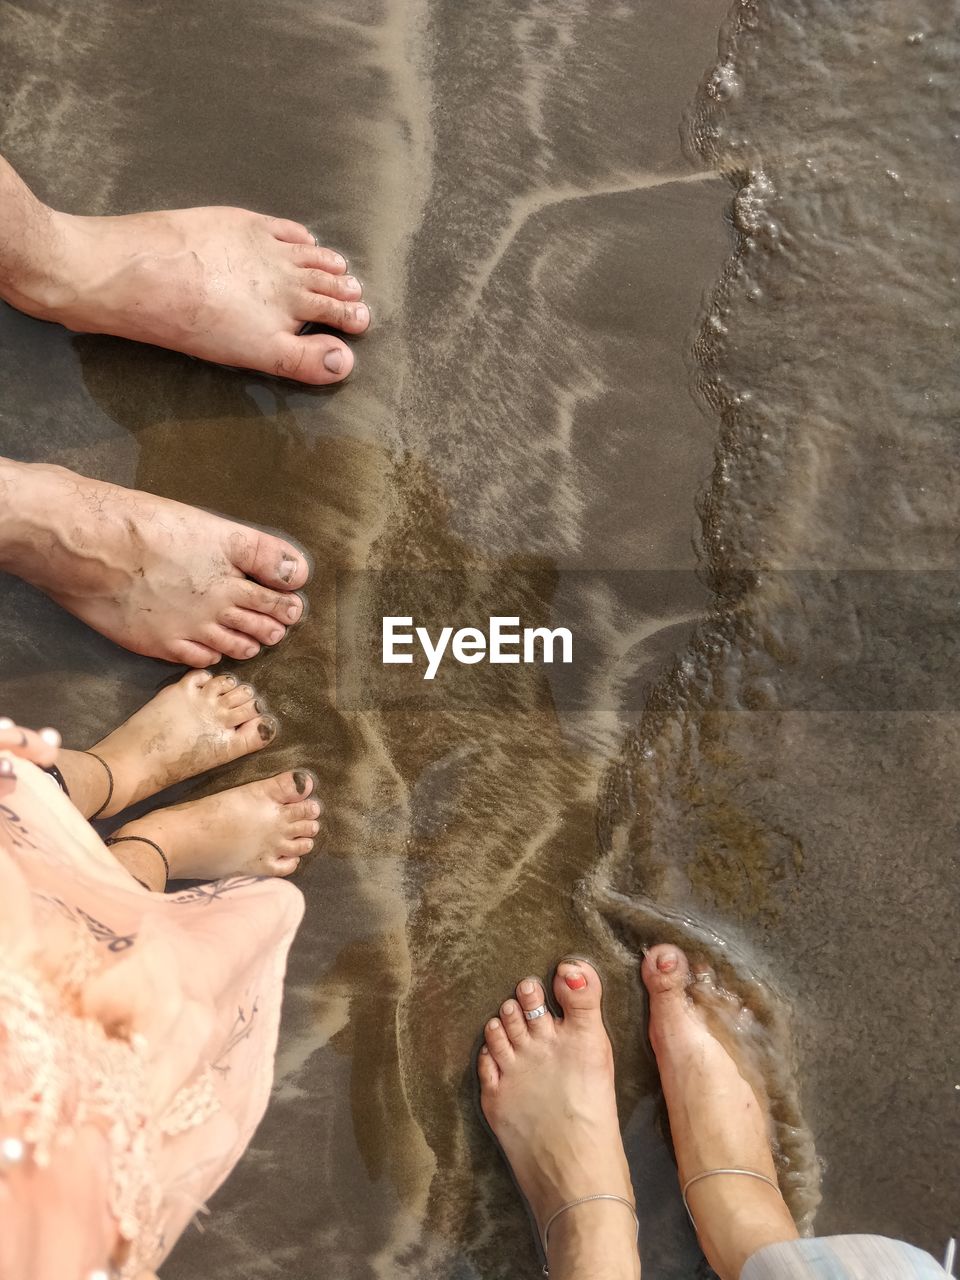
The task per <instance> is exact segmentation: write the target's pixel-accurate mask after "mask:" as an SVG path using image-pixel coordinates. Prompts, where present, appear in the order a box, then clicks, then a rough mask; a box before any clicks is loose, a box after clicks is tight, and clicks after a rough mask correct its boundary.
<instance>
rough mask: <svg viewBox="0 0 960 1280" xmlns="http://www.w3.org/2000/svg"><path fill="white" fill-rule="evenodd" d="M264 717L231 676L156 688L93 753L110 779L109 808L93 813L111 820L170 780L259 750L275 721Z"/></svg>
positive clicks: (246, 688)
mask: <svg viewBox="0 0 960 1280" xmlns="http://www.w3.org/2000/svg"><path fill="white" fill-rule="evenodd" d="M265 712H266V707H265V705H264V703H263V701H262V700H261V699H260V698H259V697H258V696H257V692H256V690H255V689H254V688H253V687H252V686H251V685H249V684H241V683H240V681H239V680H238V679H237V677H236V676H233V675H222V676H215V675H213V673H212V672H210V671H191V672H190V673H189V675H185V676H184V677H183V679H182V680H178V681H177V683H176V684H173V685H168V686H167V688H165V689H161V690H160V692H159V693H158V694H157V695H156V697H154V698H151V700H150V701H149V702H148V703H147V705H146V706H145V707H141V708H140V710H139V711H137V712H136V713H135V714H134V715H132V716H131V717H130V719H129V720H127V721H125V722H124V723H123V724H122V725H121V726H120V727H119V729H114V731H113V733H111V734H108V735H107V737H106V738H104V739H103V741H102V742H98V743H97V744H96V746H94V747H91V748H90V750H91V751H93V752H95V753H96V755H98V756H99V757H100V759H101V760H103V761H104V762H105V763H106V764H107V765H108V766H109V768H110V772H111V773H112V774H113V782H114V786H113V795H112V796H111V798H110V803H109V804H108V805H107V807H106V808H105V809H103V810H102V812H101V813H98V815H97V816H98V817H110V816H111V815H112V814H114V813H119V812H120V810H121V809H126V808H128V807H129V806H130V805H131V804H135V803H136V802H137V801H138V800H143V799H144V798H145V797H146V796H153V795H156V794H157V792H158V791H163V790H164V789H165V788H166V787H170V786H172V785H173V784H174V783H175V782H183V781H184V779H186V778H195V777H196V776H197V774H200V773H206V772H207V770H208V769H216V768H217V767H218V766H219V765H224V764H229V763H230V762H231V761H232V760H239V759H240V757H241V756H245V755H249V754H250V753H251V752H252V751H259V750H260V749H261V748H262V747H265V746H266V745H267V743H268V742H272V741H273V739H274V738H275V737H276V736H277V727H278V726H277V722H276V720H274V718H273V717H272V716H268V715H266V714H265ZM64 771H65V772H66V766H64ZM67 781H68V783H69V781H70V779H69V776H67ZM104 781H106V779H104ZM104 794H106V791H104Z"/></svg>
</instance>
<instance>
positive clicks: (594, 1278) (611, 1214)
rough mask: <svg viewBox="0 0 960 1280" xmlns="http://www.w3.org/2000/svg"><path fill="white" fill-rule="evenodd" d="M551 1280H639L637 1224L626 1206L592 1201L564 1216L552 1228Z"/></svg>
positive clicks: (569, 1210) (550, 1245)
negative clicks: (582, 1279)
mask: <svg viewBox="0 0 960 1280" xmlns="http://www.w3.org/2000/svg"><path fill="white" fill-rule="evenodd" d="M548 1243H549V1256H548V1259H547V1263H548V1266H549V1268H550V1277H551V1280H567V1278H568V1277H583V1276H587V1277H589V1278H590V1280H639V1276H640V1254H639V1252H638V1250H637V1221H636V1218H635V1217H634V1216H633V1215H632V1214H631V1213H630V1211H629V1209H628V1208H627V1207H626V1205H623V1204H620V1203H619V1202H618V1201H613V1200H592V1201H588V1202H586V1203H585V1204H579V1205H577V1206H576V1208H572V1209H568V1210H567V1211H566V1213H562V1214H561V1215H560V1216H559V1217H558V1218H557V1219H556V1220H555V1221H554V1223H553V1226H552V1227H551V1228H550V1238H549V1242H548Z"/></svg>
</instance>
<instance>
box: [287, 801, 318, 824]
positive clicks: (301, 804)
mask: <svg viewBox="0 0 960 1280" xmlns="http://www.w3.org/2000/svg"><path fill="white" fill-rule="evenodd" d="M322 812H323V806H322V805H321V803H320V801H319V800H299V801H297V802H296V803H295V804H288V805H287V807H286V815H287V821H288V822H316V821H317V819H318V818H319V817H320V814H321V813H322Z"/></svg>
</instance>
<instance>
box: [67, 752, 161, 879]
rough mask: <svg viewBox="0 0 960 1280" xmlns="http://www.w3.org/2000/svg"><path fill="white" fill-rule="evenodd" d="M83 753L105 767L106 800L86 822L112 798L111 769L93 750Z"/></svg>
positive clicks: (96, 815)
mask: <svg viewBox="0 0 960 1280" xmlns="http://www.w3.org/2000/svg"><path fill="white" fill-rule="evenodd" d="M83 754H84V755H85V756H90V757H92V759H94V760H97V761H98V762H99V763H100V764H102V765H103V767H104V769H106V771H107V798H106V800H104V802H103V804H102V805H101V806H100V808H99V809H98V810H97V812H96V813H91V815H90V817H89V818H88V819H87V821H88V822H92V821H93V820H94V818H99V817H100V815H101V813H103V811H104V809H106V807H107V805H108V804H109V803H110V801H111V800H112V799H113V770H112V769H111V768H110V766H109V765H108V764H107V762H106V760H104V758H103V756H98V755H97V753H96V752H95V751H84V753H83ZM67 794H68V795H69V794H70V793H69V792H67ZM164 862H166V858H164Z"/></svg>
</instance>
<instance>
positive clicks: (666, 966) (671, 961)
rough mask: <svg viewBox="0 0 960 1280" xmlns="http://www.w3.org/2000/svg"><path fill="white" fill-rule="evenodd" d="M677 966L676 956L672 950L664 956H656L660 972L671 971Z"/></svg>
mask: <svg viewBox="0 0 960 1280" xmlns="http://www.w3.org/2000/svg"><path fill="white" fill-rule="evenodd" d="M676 967H677V957H676V956H675V955H674V953H673V952H672V951H670V952H668V953H667V955H665V956H657V968H658V969H659V970H660V972H661V973H673V971H674V969H675V968H676Z"/></svg>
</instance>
